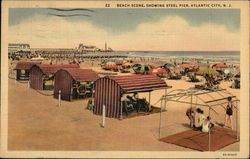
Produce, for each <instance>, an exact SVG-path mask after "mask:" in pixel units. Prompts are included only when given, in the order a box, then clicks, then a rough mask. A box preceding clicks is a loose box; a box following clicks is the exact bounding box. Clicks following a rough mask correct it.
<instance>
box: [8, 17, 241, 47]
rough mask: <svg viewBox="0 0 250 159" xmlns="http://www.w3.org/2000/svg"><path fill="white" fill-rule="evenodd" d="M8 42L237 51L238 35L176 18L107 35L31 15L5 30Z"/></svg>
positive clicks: (100, 30)
mask: <svg viewBox="0 0 250 159" xmlns="http://www.w3.org/2000/svg"><path fill="white" fill-rule="evenodd" d="M9 39H10V40H9V41H10V42H22V43H23V42H25V43H30V44H31V47H34V48H37V47H50V48H61V47H62V48H73V47H76V46H77V45H78V44H79V43H85V44H89V45H96V46H97V47H100V48H103V47H104V43H105V41H106V42H108V44H109V45H110V46H111V47H112V48H113V49H115V50H159V51H160V50H179V51H185V50H206V51H213V50H239V49H240V34H239V33H235V32H229V31H228V30H227V29H226V27H225V26H223V25H218V24H213V23H206V24H203V25H202V26H199V27H194V26H190V25H189V24H188V23H187V22H186V21H185V19H183V18H181V17H179V16H166V17H163V18H161V19H160V20H159V21H158V22H154V23H153V22H152V23H150V22H147V23H141V24H140V25H138V26H137V28H136V29H135V30H132V31H129V32H123V33H121V34H115V33H110V32H108V31H106V30H105V29H103V28H100V27H97V26H95V25H93V24H92V23H89V22H85V21H82V22H69V21H67V20H65V19H64V18H60V17H51V16H45V15H35V16H33V17H30V18H29V19H26V20H25V21H22V22H21V23H20V24H18V25H14V26H10V27H9Z"/></svg>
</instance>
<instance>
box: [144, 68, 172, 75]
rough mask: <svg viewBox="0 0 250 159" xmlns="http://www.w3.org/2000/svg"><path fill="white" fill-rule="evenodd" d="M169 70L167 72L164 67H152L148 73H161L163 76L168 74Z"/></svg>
mask: <svg viewBox="0 0 250 159" xmlns="http://www.w3.org/2000/svg"><path fill="white" fill-rule="evenodd" d="M168 73H169V72H167V70H165V69H163V68H152V69H150V70H149V71H148V74H150V75H160V76H163V75H166V74H168Z"/></svg>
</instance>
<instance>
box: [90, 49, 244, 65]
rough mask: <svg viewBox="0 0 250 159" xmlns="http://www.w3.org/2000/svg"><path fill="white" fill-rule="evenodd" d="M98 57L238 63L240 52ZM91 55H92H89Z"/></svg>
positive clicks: (116, 53) (121, 52) (145, 52)
mask: <svg viewBox="0 0 250 159" xmlns="http://www.w3.org/2000/svg"><path fill="white" fill-rule="evenodd" d="M94 54H98V55H124V56H128V57H130V58H140V57H142V58H153V59H160V60H165V61H176V62H180V61H200V62H207V61H209V62H210V63H218V62H222V63H233V64H239V63H240V51H115V52H108V53H103V52H102V53H94ZM91 55H93V53H91Z"/></svg>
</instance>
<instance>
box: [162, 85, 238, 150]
mask: <svg viewBox="0 0 250 159" xmlns="http://www.w3.org/2000/svg"><path fill="white" fill-rule="evenodd" d="M229 96H230V97H232V102H234V103H235V104H234V105H233V106H234V108H233V109H234V110H235V111H236V112H235V115H236V117H235V119H236V128H235V132H234V131H230V130H228V129H226V128H221V127H215V129H216V130H215V131H213V133H211V132H210V131H209V132H208V133H207V134H206V133H202V132H201V131H195V130H191V129H190V130H187V131H185V132H181V133H177V134H174V135H170V136H167V137H166V136H164V137H162V130H161V129H162V112H163V110H164V109H166V108H167V103H168V102H178V103H182V104H189V105H190V107H194V106H197V107H204V108H208V116H211V113H212V112H214V113H217V112H216V111H215V110H214V109H215V107H224V105H225V104H227V102H228V101H227V99H228V97H229ZM160 101H161V113H160V123H159V129H158V130H159V140H160V141H163V142H167V143H172V144H176V145H179V146H183V147H188V148H192V149H196V150H199V151H215V150H218V149H220V148H222V147H224V146H226V145H229V144H232V143H234V142H237V141H239V125H238V121H239V107H238V106H239V101H240V100H239V99H237V98H236V96H234V95H232V94H231V93H230V92H229V91H227V90H226V89H206V90H203V89H196V88H189V89H176V90H171V91H169V92H168V93H167V94H165V95H162V96H161V98H160ZM165 115H167V112H166V113H165ZM217 115H220V114H217ZM165 121H166V119H164V122H165ZM166 131H168V130H165V131H164V133H165V134H168V133H167V132H166ZM225 133H226V134H225ZM228 134H229V135H228ZM200 141H202V142H200Z"/></svg>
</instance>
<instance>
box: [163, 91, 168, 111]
mask: <svg viewBox="0 0 250 159" xmlns="http://www.w3.org/2000/svg"><path fill="white" fill-rule="evenodd" d="M164 98H165V100H164V110H166V107H167V89H165V96H164Z"/></svg>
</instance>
